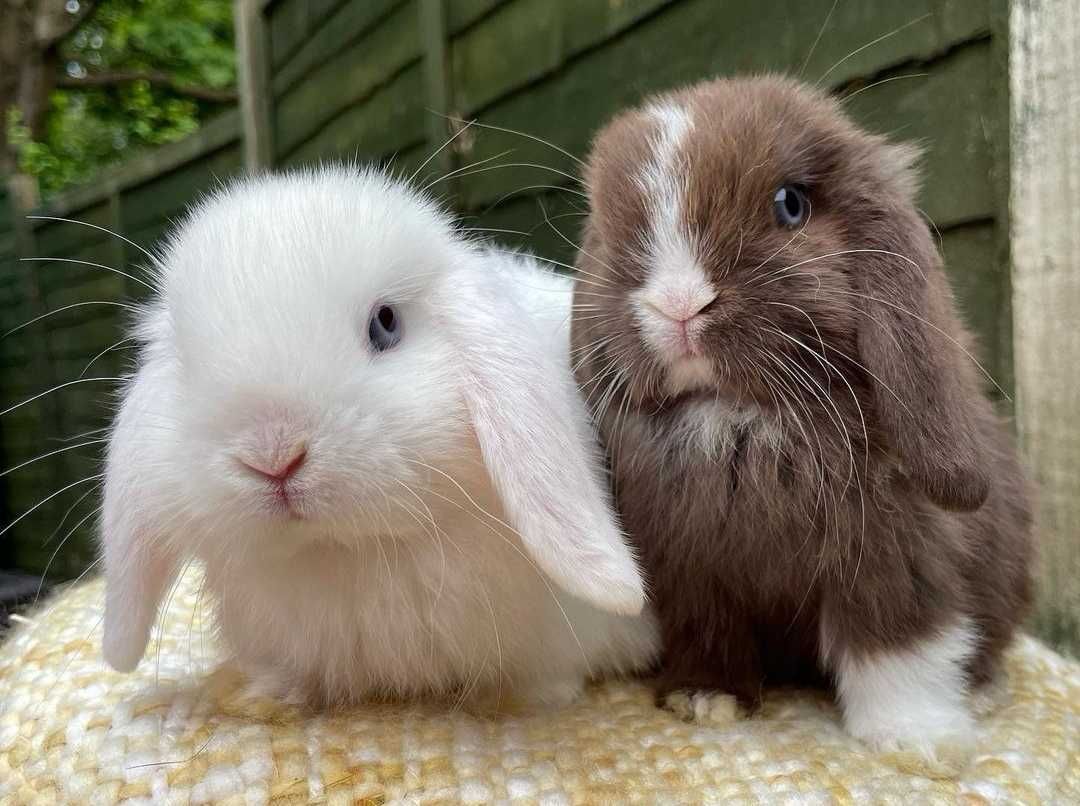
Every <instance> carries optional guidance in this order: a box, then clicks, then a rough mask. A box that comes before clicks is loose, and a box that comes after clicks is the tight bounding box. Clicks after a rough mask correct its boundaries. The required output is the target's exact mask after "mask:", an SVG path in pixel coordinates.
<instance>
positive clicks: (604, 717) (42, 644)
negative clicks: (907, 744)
mask: <svg viewBox="0 0 1080 806" xmlns="http://www.w3.org/2000/svg"><path fill="white" fill-rule="evenodd" d="M102 594H103V585H102V582H101V581H100V580H99V581H92V582H89V583H86V584H79V585H76V586H73V587H72V588H70V589H68V590H67V591H65V592H63V593H61V594H59V595H58V596H57V597H55V598H54V599H52V600H50V601H48V602H46V603H45V604H43V605H42V606H40V607H39V608H38V610H37V611H36V612H34V613H31V614H30V616H29V617H28V619H29V620H28V623H25V624H22V625H20V626H19V627H18V628H17V629H15V630H14V631H13V632H12V633H11V634H10V635H9V636H8V638H7V639H6V641H5V643H4V644H3V646H0V803H3V804H18V805H19V806H23V804H37V803H80V804H111V803H116V802H125V803H176V804H186V803H221V804H261V803H275V804H278V803H327V804H339V803H340V804H355V803H370V804H382V803H423V804H429V803H488V802H493V801H498V802H514V803H517V802H521V803H539V804H551V805H552V806H553V805H554V804H574V803H587V804H592V803H613V804H614V803H620V804H621V803H633V802H642V803H656V802H662V803H760V802H764V803H822V804H824V803H860V804H862V803H903V804H905V805H909V804H916V803H957V802H959V803H968V804H981V803H1080V664H1078V663H1076V662H1074V661H1068V660H1065V659H1063V658H1061V657H1059V656H1058V655H1056V654H1055V653H1053V652H1052V651H1050V650H1049V649H1047V648H1046V647H1044V646H1042V645H1041V644H1039V643H1038V642H1036V641H1035V640H1033V639H1030V638H1026V637H1025V638H1021V639H1020V640H1018V641H1017V643H1016V645H1015V646H1014V648H1013V649H1012V651H1011V652H1010V654H1009V658H1008V668H1009V672H1010V681H1009V691H1008V695H1007V696H1006V697H1005V698H1004V699H1003V702H1002V703H1001V704H1000V705H999V706H998V707H997V709H996V710H995V711H993V712H992V713H990V714H989V715H987V716H985V717H984V718H982V720H981V721H980V725H979V737H978V745H977V749H976V752H975V754H974V755H973V756H972V757H971V759H970V760H969V761H968V762H967V764H966V765H965V766H964V768H963V769H962V770H960V771H959V773H957V774H944V773H942V772H941V771H939V770H933V769H930V768H924V767H922V766H920V765H919V764H917V763H912V762H911V761H910V760H905V759H901V758H890V757H889V756H884V755H877V754H874V753H871V752H869V751H868V750H866V749H865V748H864V747H862V746H861V745H860V744H859V743H858V742H856V741H854V740H852V739H850V738H848V737H847V736H846V735H845V734H844V732H843V730H842V728H841V725H840V721H839V715H838V713H837V710H836V708H835V707H834V706H833V704H832V703H831V701H830V700H829V698H828V697H826V696H824V695H822V694H817V693H807V692H797V691H788V692H781V691H777V692H774V693H771V694H768V695H767V696H766V701H765V705H764V707H763V709H762V710H761V712H760V713H759V714H757V715H755V716H754V717H752V718H744V719H735V720H733V719H731V717H730V714H728V713H727V711H726V709H723V708H717V709H715V712H714V713H713V714H712V715H711V716H709V715H704V716H701V715H699V719H698V721H696V722H687V721H682V720H680V719H679V718H677V717H675V716H673V715H672V714H670V713H668V712H667V711H663V710H658V709H656V708H654V707H653V704H652V698H651V696H650V694H649V691H648V689H647V688H646V687H645V686H644V685H642V684H640V683H608V684H605V685H600V686H596V687H593V688H592V689H591V690H590V691H589V693H588V696H587V697H586V698H585V699H584V700H583V701H582V702H580V703H578V704H576V705H574V706H571V707H569V708H566V709H564V710H562V711H556V712H552V713H547V714H536V715H531V716H519V717H503V718H498V719H484V718H480V717H476V716H470V715H467V714H465V713H461V712H453V711H450V710H449V709H445V708H444V709H441V710H440V709H437V708H435V707H433V706H418V705H412V706H404V705H402V706H392V705H380V706H368V707H363V708H357V709H354V710H351V711H349V712H347V713H339V714H311V713H307V712H305V711H303V710H302V709H299V708H297V707H295V706H290V705H287V704H282V703H278V702H275V701H271V700H268V699H264V698H258V697H256V696H254V695H251V694H249V693H248V689H247V687H246V685H245V683H244V681H243V680H242V679H241V678H240V676H239V675H238V674H237V673H235V672H233V671H231V670H230V669H229V668H228V666H227V665H220V657H221V655H220V650H219V648H218V647H216V646H215V644H214V641H213V637H212V634H211V632H210V628H209V626H208V625H207V624H206V623H205V619H204V612H203V611H205V610H207V608H206V607H205V606H203V607H200V602H199V584H198V578H197V575H195V574H189V575H188V576H187V577H186V578H185V579H184V580H183V581H182V582H181V583H180V585H179V586H178V587H177V589H176V591H175V592H174V594H173V596H172V597H171V599H170V600H169V603H168V605H167V607H166V608H165V611H164V614H163V617H162V620H161V630H160V635H159V636H158V638H157V639H156V640H155V642H154V643H153V644H152V645H151V647H150V650H149V652H148V654H147V657H146V658H145V659H144V660H143V663H142V664H141V665H140V667H139V669H138V670H137V672H136V673H134V674H132V675H120V674H116V673H114V672H112V671H110V670H109V669H107V668H106V667H105V665H104V663H103V661H102V660H101V655H100V646H99V642H100V622H101V614H102Z"/></svg>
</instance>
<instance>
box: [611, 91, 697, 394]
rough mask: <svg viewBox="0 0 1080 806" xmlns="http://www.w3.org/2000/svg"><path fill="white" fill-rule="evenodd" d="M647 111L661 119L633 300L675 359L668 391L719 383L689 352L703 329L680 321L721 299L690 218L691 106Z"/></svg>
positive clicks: (658, 345) (647, 168)
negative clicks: (685, 152)
mask: <svg viewBox="0 0 1080 806" xmlns="http://www.w3.org/2000/svg"><path fill="white" fill-rule="evenodd" d="M645 114H646V115H647V116H648V118H649V120H650V121H651V122H653V123H655V131H654V133H653V135H652V137H651V145H652V148H653V152H652V158H651V159H650V160H648V161H647V162H646V163H645V165H644V166H643V167H642V169H641V172H640V173H639V174H638V176H637V182H638V186H639V187H640V188H641V191H642V194H643V195H644V197H645V200H646V209H647V214H648V224H647V226H648V232H647V233H645V238H644V240H645V254H644V258H645V261H646V275H645V282H644V283H643V284H642V286H641V287H640V288H639V289H637V290H635V291H634V292H633V293H632V299H633V301H634V303H635V305H634V307H635V319H636V320H637V324H638V327H639V328H640V330H641V335H642V338H643V339H644V340H645V341H646V343H648V344H649V345H650V346H651V347H652V348H653V350H654V351H655V352H656V353H657V354H658V355H659V356H661V357H662V358H664V359H666V360H667V361H668V362H670V363H669V366H668V372H667V374H666V382H667V385H668V391H669V392H671V393H673V394H677V393H680V392H683V391H691V390H693V389H697V388H704V387H708V386H710V385H712V384H713V383H715V380H716V379H715V373H714V371H713V368H712V362H711V361H710V360H709V359H707V358H705V357H703V356H696V357H693V358H687V357H686V355H685V351H686V348H687V343H686V339H687V337H688V336H693V335H694V334H695V333H696V332H697V331H698V328H697V327H696V326H694V325H693V324H691V325H688V326H687V327H686V330H683V325H681V324H680V323H682V322H686V321H687V320H690V319H691V318H692V317H693V316H694V314H696V313H697V312H698V311H700V310H701V309H702V308H703V307H704V306H706V305H707V304H709V303H710V302H711V301H712V300H713V299H715V297H716V290H715V289H714V288H713V285H712V283H711V282H709V278H708V277H707V276H706V275H705V272H704V271H703V270H702V268H701V263H700V260H699V258H698V250H697V249H696V248H695V245H694V244H693V243H692V242H691V236H690V232H689V229H688V227H687V225H686V221H685V212H684V211H685V209H686V199H687V188H686V176H687V173H688V166H686V165H685V163H684V162H683V160H682V159H681V158H680V151H681V149H682V147H683V144H684V143H685V141H686V138H687V136H688V135H689V133H690V132H691V131H692V130H693V127H694V123H693V120H692V119H691V117H690V113H689V111H688V110H687V109H685V108H683V107H681V106H677V105H675V104H672V103H661V104H653V105H651V106H649V107H647V108H646V110H645ZM698 324H700V323H698Z"/></svg>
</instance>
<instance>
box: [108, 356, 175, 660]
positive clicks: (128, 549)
mask: <svg viewBox="0 0 1080 806" xmlns="http://www.w3.org/2000/svg"><path fill="white" fill-rule="evenodd" d="M155 396H158V397H160V392H159V390H158V389H157V388H156V385H155V377H154V373H153V371H151V370H150V369H148V368H146V367H144V368H143V369H141V370H140V372H139V374H138V375H137V376H136V378H135V382H134V383H133V384H132V385H131V386H130V387H129V388H128V390H127V392H126V394H125V399H124V404H123V406H121V408H120V411H119V413H118V414H117V419H116V423H115V424H114V426H113V433H112V437H111V439H110V442H109V455H108V457H107V459H106V462H105V499H104V502H103V507H102V512H103V516H102V526H101V529H102V533H101V555H102V556H101V559H102V561H103V563H104V566H105V637H104V639H103V641H102V650H103V652H104V654H105V660H106V661H108V663H109V665H110V666H112V667H113V668H114V669H116V670H117V671H120V672H130V671H131V670H132V669H134V668H135V667H136V666H137V665H138V663H139V661H140V660H141V659H142V656H143V653H144V652H145V651H146V644H147V642H148V641H149V640H150V630H151V629H152V627H153V625H154V621H155V620H156V617H157V610H158V605H159V604H160V602H161V599H162V596H164V594H165V591H166V589H167V588H168V587H169V585H170V584H171V583H172V581H173V579H175V577H176V570H177V567H178V563H177V557H176V555H175V554H174V552H173V551H172V550H171V549H170V548H169V547H168V543H167V541H165V540H163V539H162V536H161V535H160V534H159V532H158V529H157V527H156V525H157V524H160V523H161V522H163V521H168V520H169V518H167V517H165V515H164V513H163V512H162V511H160V507H159V506H155V503H154V494H153V492H152V488H153V487H154V486H155V485H153V484H152V483H151V481H150V479H148V478H147V474H146V473H140V472H139V470H138V469H139V468H144V467H145V466H146V465H147V464H148V460H147V454H148V452H149V451H150V450H151V446H152V445H153V444H154V441H155V439H160V429H150V430H149V431H148V430H147V429H146V428H145V427H144V426H143V420H145V419H146V418H145V412H146V411H152V410H153V408H152V406H151V403H152V402H153V401H154V400H155Z"/></svg>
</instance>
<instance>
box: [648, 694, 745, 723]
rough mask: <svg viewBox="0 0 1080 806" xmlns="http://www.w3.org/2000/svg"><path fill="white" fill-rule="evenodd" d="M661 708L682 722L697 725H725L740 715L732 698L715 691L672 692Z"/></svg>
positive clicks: (736, 703) (740, 711) (729, 695)
mask: <svg viewBox="0 0 1080 806" xmlns="http://www.w3.org/2000/svg"><path fill="white" fill-rule="evenodd" d="M663 707H664V708H665V709H666V710H668V711H670V712H671V713H673V714H674V715H675V716H677V717H679V719H681V720H683V721H684V722H694V723H697V724H709V725H726V724H728V723H731V722H735V721H736V720H738V719H739V717H740V716H741V714H742V709H741V708H740V707H739V703H738V700H736V698H735V697H734V696H732V695H731V694H724V693H722V692H717V691H691V690H688V689H679V690H677V691H672V692H671V693H670V694H667V695H666V696H665V697H664V699H663Z"/></svg>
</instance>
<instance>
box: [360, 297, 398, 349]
mask: <svg viewBox="0 0 1080 806" xmlns="http://www.w3.org/2000/svg"><path fill="white" fill-rule="evenodd" d="M368 339H369V340H370V341H371V346H372V347H374V348H375V352H377V353H381V352H383V351H384V350H389V349H390V348H391V347H393V346H394V345H395V344H397V343H398V342H399V341H401V317H400V316H398V315H397V312H396V311H395V310H394V309H393V308H391V307H390V306H389V305H380V306H379V307H377V308H376V309H375V310H374V311H373V312H372V314H371V320H370V321H369V322H368Z"/></svg>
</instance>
